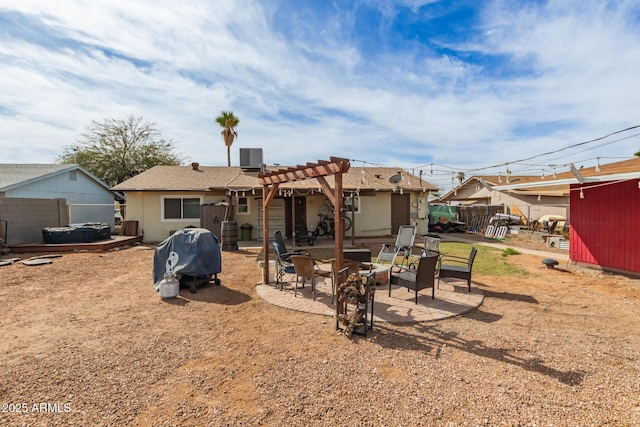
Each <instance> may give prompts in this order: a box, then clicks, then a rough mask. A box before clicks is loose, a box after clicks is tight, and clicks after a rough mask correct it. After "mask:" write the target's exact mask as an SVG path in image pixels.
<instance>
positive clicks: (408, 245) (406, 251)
mask: <svg viewBox="0 0 640 427" xmlns="http://www.w3.org/2000/svg"><path fill="white" fill-rule="evenodd" d="M415 238H416V226H415V225H401V226H400V228H399V229H398V236H397V237H396V243H395V245H393V247H392V246H391V245H390V244H383V245H382V248H381V249H380V253H379V254H378V257H377V258H376V263H387V262H388V263H391V269H390V271H392V270H393V267H394V266H398V267H408V266H409V265H410V261H411V260H410V257H411V250H412V248H413V242H414V240H415ZM398 260H399V262H398Z"/></svg>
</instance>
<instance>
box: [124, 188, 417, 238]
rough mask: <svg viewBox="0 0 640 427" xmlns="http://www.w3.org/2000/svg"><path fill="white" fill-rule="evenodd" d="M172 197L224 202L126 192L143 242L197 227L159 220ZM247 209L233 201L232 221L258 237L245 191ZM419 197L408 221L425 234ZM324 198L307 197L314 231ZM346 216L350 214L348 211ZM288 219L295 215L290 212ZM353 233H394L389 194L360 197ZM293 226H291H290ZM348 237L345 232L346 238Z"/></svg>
mask: <svg viewBox="0 0 640 427" xmlns="http://www.w3.org/2000/svg"><path fill="white" fill-rule="evenodd" d="M168 195H170V196H172V197H202V202H203V203H209V202H220V201H226V197H225V195H224V194H216V195H211V194H208V193H207V194H205V193H204V192H193V193H188V192H176V193H170V192H134V191H130V192H127V204H126V217H125V219H126V220H134V221H138V230H139V231H140V232H142V233H143V234H144V241H145V242H160V241H163V240H164V239H166V238H167V237H169V235H170V232H171V231H174V230H178V229H180V228H184V227H187V226H189V225H192V226H196V227H199V226H200V221H199V219H195V220H187V221H184V220H178V221H176V220H164V221H163V220H162V212H161V206H162V204H161V198H162V196H168ZM245 197H246V198H247V200H248V204H249V212H247V213H246V214H245V213H239V212H238V211H237V203H235V202H234V211H235V212H234V215H235V218H234V219H235V220H236V221H237V222H238V227H240V226H242V225H243V224H247V223H248V224H251V225H252V226H253V229H252V236H251V237H252V239H253V240H255V239H257V238H258V215H259V208H258V206H259V198H256V196H255V195H252V194H246V195H245ZM419 198H423V199H424V203H425V204H426V195H424V194H422V193H419V194H412V195H411V208H410V209H411V212H415V213H416V215H415V216H416V218H413V219H411V220H410V223H411V224H414V225H417V226H418V233H420V234H426V233H427V226H428V223H427V222H428V220H427V219H419V218H417V216H418V215H417V213H418V206H419V202H418V200H419ZM325 200H327V197H326V196H324V195H323V194H320V193H314V194H310V195H307V196H306V203H307V205H306V214H307V228H308V229H309V230H314V229H315V228H316V224H317V222H318V219H319V217H318V213H319V211H320V206H321V205H322V204H323V203H324V202H325ZM348 215H349V217H351V214H350V213H348ZM291 218H294V215H293V212H292V215H291ZM354 223H355V234H356V236H360V237H375V236H387V235H390V234H395V233H396V232H397V230H391V193H376V194H375V195H374V196H363V197H361V198H360V212H359V213H356V214H355V220H354ZM292 229H293V225H292ZM350 236H351V231H348V232H347V233H346V235H345V238H348V237H350Z"/></svg>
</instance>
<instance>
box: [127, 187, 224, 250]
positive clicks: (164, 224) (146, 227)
mask: <svg viewBox="0 0 640 427" xmlns="http://www.w3.org/2000/svg"><path fill="white" fill-rule="evenodd" d="M162 196H171V197H202V203H209V202H220V201H224V200H225V197H224V195H210V194H205V193H204V192H194V193H188V192H176V193H169V192H141V191H140V192H133V191H130V192H127V203H126V211H125V212H126V214H125V219H126V220H129V221H138V232H140V233H142V234H143V235H144V241H145V242H161V241H163V240H164V239H166V238H167V237H169V236H170V235H171V231H174V230H179V229H181V228H184V227H187V226H190V225H191V226H194V227H199V226H200V219H191V220H162V212H161V207H162V203H161V200H162Z"/></svg>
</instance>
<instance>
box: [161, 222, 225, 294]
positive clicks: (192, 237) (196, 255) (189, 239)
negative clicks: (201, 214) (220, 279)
mask: <svg viewBox="0 0 640 427" xmlns="http://www.w3.org/2000/svg"><path fill="white" fill-rule="evenodd" d="M172 252H175V253H176V254H177V255H178V260H177V262H176V261H174V257H171V260H170V261H169V257H170V255H171V253H172ZM168 264H173V265H172V267H173V273H175V275H176V278H177V279H178V280H180V278H181V277H182V276H183V275H186V276H190V277H211V275H213V274H217V273H220V271H222V255H221V254H220V246H219V245H218V239H217V238H216V236H215V235H214V234H213V233H211V232H210V231H209V230H207V229H206V228H184V229H182V230H178V231H176V232H175V233H173V235H171V236H170V237H169V238H167V239H166V240H165V241H163V242H162V243H160V244H159V245H158V246H156V250H155V254H154V257H153V282H154V286H155V288H156V290H158V289H160V281H161V280H162V278H163V277H164V274H165V273H166V272H167V265H168Z"/></svg>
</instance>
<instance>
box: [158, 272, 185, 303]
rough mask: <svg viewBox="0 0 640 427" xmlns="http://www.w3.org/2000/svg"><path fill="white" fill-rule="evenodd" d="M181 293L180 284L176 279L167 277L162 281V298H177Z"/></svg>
mask: <svg viewBox="0 0 640 427" xmlns="http://www.w3.org/2000/svg"><path fill="white" fill-rule="evenodd" d="M179 292H180V282H179V281H178V279H176V278H175V277H165V278H164V279H162V280H161V281H160V298H175V297H177V296H178V293H179Z"/></svg>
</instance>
